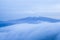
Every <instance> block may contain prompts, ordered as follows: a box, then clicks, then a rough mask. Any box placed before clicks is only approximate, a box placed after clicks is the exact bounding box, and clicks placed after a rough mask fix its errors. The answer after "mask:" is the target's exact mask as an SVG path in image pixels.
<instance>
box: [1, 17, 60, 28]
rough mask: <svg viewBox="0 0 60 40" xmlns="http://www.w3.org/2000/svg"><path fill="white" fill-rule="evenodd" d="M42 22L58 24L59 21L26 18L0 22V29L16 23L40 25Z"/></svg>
mask: <svg viewBox="0 0 60 40" xmlns="http://www.w3.org/2000/svg"><path fill="white" fill-rule="evenodd" d="M42 21H43V22H50V23H56V22H60V20H58V19H52V18H48V17H26V18H22V19H16V20H10V21H0V27H5V26H10V25H14V24H18V23H30V24H37V23H41V22H42Z"/></svg>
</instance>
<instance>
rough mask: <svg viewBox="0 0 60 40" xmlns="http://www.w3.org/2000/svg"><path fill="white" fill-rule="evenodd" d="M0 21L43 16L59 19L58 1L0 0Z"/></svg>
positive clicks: (59, 8) (59, 7) (59, 0)
mask: <svg viewBox="0 0 60 40" xmlns="http://www.w3.org/2000/svg"><path fill="white" fill-rule="evenodd" d="M0 5H1V6H0V19H1V20H10V19H19V18H23V17H27V16H45V17H51V18H56V19H60V0H0Z"/></svg>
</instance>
